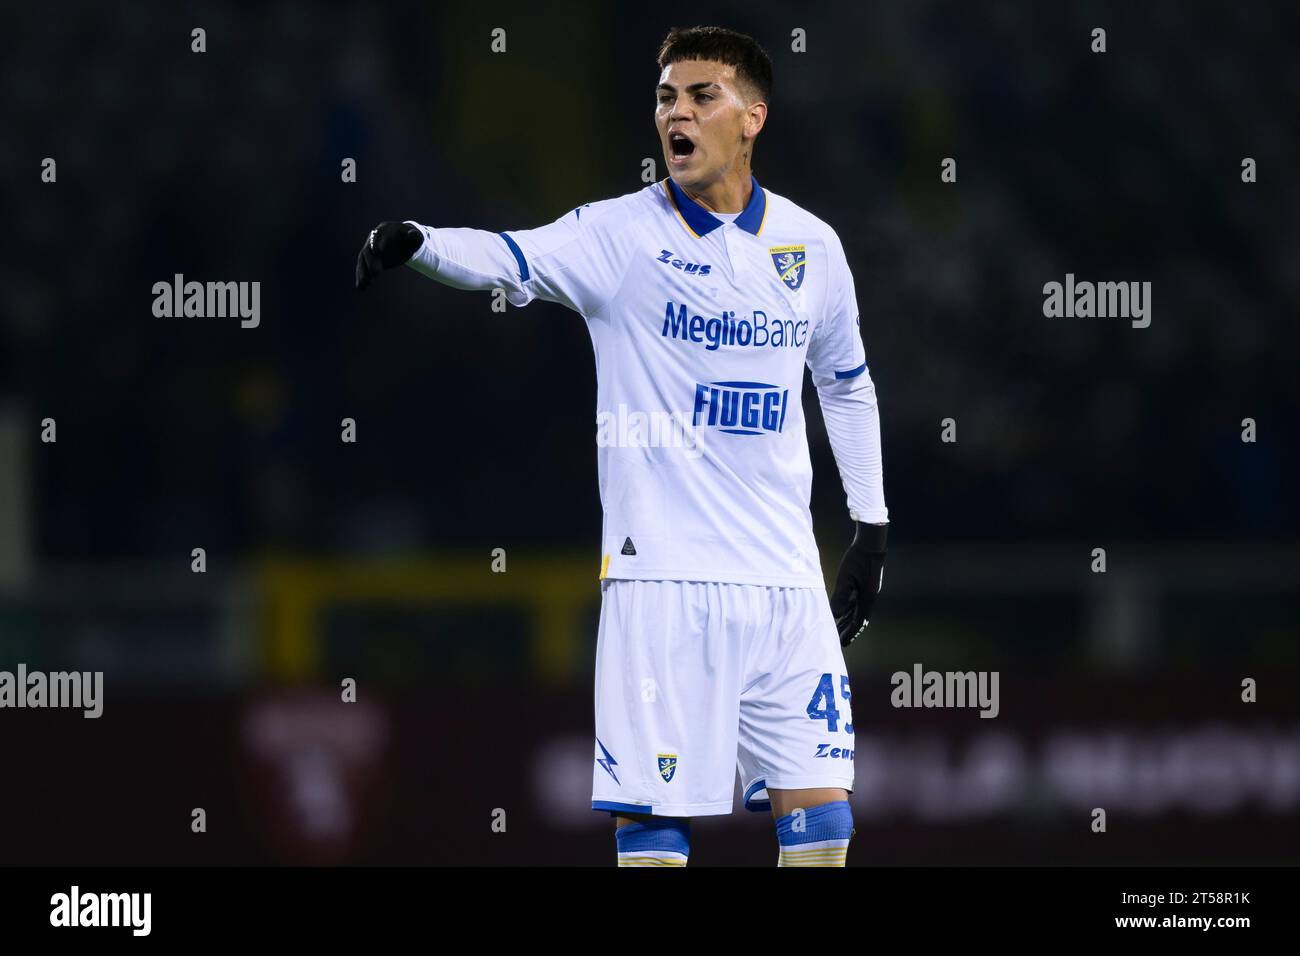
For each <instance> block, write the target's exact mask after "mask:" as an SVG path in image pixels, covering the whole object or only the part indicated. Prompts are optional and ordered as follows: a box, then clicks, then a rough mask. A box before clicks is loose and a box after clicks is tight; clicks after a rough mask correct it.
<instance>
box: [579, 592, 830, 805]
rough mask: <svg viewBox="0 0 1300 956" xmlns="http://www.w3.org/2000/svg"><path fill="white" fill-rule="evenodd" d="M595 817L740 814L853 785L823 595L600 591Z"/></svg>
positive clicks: (597, 645) (594, 792)
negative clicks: (813, 790) (787, 794)
mask: <svg viewBox="0 0 1300 956" xmlns="http://www.w3.org/2000/svg"><path fill="white" fill-rule="evenodd" d="M601 590H602V596H601V606H600V629H599V636H598V638H597V644H596V747H595V766H594V768H593V771H592V773H593V777H592V780H593V782H592V794H591V806H592V809H593V810H607V811H610V812H611V813H616V814H617V813H623V814H633V813H648V814H653V815H655V816H670V817H693V816H708V815H715V814H724V813H730V812H731V810H732V797H733V794H734V792H735V780H736V777H735V771H733V770H732V766H733V763H734V766H735V767H736V769H737V770H738V771H739V774H740V782H741V788H742V790H741V792H742V793H743V795H744V802H745V806H746V807H747V808H748V809H751V810H760V811H768V810H770V809H771V804H770V802H769V800H768V795H767V788H768V787H775V788H778V789H791V790H796V789H804V788H810V787H842V788H843V789H845V790H852V789H853V711H852V709H851V707H850V706H849V697H850V691H849V679H848V671H847V670H846V669H845V666H844V654H843V652H842V651H841V649H840V640H839V633H838V632H837V630H836V628H835V621H834V618H833V617H832V616H831V609H830V602H829V600H828V599H827V596H826V592H825V591H824V590H823V589H821V588H795V587H764V586H760V585H752V584H722V583H717V582H691V581H635V580H605V581H602V582H601Z"/></svg>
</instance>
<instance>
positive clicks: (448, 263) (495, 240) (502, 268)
mask: <svg viewBox="0 0 1300 956" xmlns="http://www.w3.org/2000/svg"><path fill="white" fill-rule="evenodd" d="M400 265H409V266H410V267H411V268H412V269H414V270H415V271H417V272H419V273H420V274H421V275H425V276H428V277H429V278H430V279H436V280H437V281H439V282H441V283H443V284H445V285H449V286H451V287H452V288H455V289H467V290H470V291H474V292H483V291H487V290H489V289H506V290H507V294H509V292H510V291H511V287H512V286H515V287H517V286H518V279H519V260H518V258H516V256H515V254H514V253H513V252H512V251H511V248H510V241H509V240H507V239H506V237H505V236H504V235H503V234H500V233H495V232H488V231H487V230H485V229H432V228H430V227H428V226H421V225H420V224H419V223H415V222H381V223H380V224H379V225H378V226H376V227H375V228H374V229H372V230H370V234H369V235H368V236H366V241H365V243H364V244H363V245H362V247H361V252H360V253H359V254H358V255H357V274H356V284H357V288H358V289H364V288H366V287H367V286H368V285H369V284H370V282H371V280H372V279H373V278H374V277H375V276H377V275H379V274H380V273H381V272H384V271H387V270H389V269H395V268H397V267H398V266H400Z"/></svg>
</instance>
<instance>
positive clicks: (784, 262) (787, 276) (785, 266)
mask: <svg viewBox="0 0 1300 956" xmlns="http://www.w3.org/2000/svg"><path fill="white" fill-rule="evenodd" d="M767 252H768V255H770V256H771V257H772V265H773V266H775V267H776V274H777V275H778V276H780V277H781V281H782V282H784V283H785V287H786V288H787V289H789V290H790V291H791V292H793V291H795V290H796V289H798V288H799V286H801V285H803V274H804V268H805V267H806V266H807V265H808V253H807V251H806V248H805V247H804V246H773V247H772V248H770V249H768V250H767Z"/></svg>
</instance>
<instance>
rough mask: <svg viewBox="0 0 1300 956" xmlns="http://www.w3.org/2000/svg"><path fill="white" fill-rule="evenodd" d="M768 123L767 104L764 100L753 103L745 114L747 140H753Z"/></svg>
mask: <svg viewBox="0 0 1300 956" xmlns="http://www.w3.org/2000/svg"><path fill="white" fill-rule="evenodd" d="M766 122H767V104H766V103H764V102H763V101H762V100H759V101H758V102H756V103H753V104H752V105H751V106H750V107H749V110H748V111H747V112H746V113H745V138H746V139H753V138H754V137H755V136H757V135H758V134H759V131H760V130H762V128H763V124H764V123H766Z"/></svg>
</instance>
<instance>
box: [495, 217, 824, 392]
mask: <svg viewBox="0 0 1300 956" xmlns="http://www.w3.org/2000/svg"><path fill="white" fill-rule="evenodd" d="M498 235H499V236H500V237H501V238H502V239H504V240H505V241H506V245H507V246H509V247H510V251H511V252H513V253H514V254H515V262H517V263H519V281H520V282H527V281H528V260H527V259H525V258H524V251H523V250H522V249H520V248H519V243H517V242H515V241H514V240H513V239H511V238H510V237H509V236H507V235H506V234H505V233H504V232H502V233H498ZM836 374H838V373H836Z"/></svg>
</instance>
